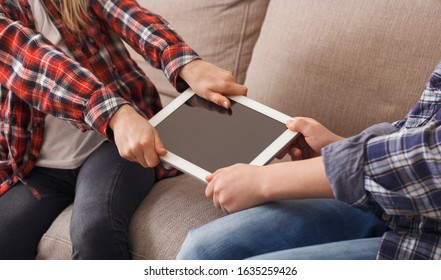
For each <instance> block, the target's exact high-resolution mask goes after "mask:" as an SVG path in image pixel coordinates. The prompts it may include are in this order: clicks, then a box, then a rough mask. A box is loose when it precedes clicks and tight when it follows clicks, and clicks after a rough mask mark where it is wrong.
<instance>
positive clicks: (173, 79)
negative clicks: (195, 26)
mask: <svg viewBox="0 0 441 280" xmlns="http://www.w3.org/2000/svg"><path fill="white" fill-rule="evenodd" d="M197 59H200V57H199V55H198V54H197V53H196V52H195V51H193V49H191V48H190V47H189V46H188V45H187V44H185V43H179V44H175V45H172V46H170V47H168V48H167V49H166V50H165V51H164V53H163V55H162V69H163V71H164V74H165V76H166V77H167V79H168V80H169V82H170V83H171V84H172V85H173V87H174V88H175V89H176V90H177V91H178V92H183V91H184V90H186V89H187V88H188V87H189V86H188V84H187V83H186V82H185V81H184V80H183V79H182V78H181V77H180V76H179V73H180V72H181V69H182V67H184V66H185V65H186V64H188V63H190V62H192V61H193V60H197Z"/></svg>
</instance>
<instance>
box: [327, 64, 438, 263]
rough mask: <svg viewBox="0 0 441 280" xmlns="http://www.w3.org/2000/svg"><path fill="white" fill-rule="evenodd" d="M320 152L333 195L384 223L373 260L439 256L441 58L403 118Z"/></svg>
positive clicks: (378, 125)
mask: <svg viewBox="0 0 441 280" xmlns="http://www.w3.org/2000/svg"><path fill="white" fill-rule="evenodd" d="M322 155H323V161H324V164H325V168H326V173H327V176H328V178H329V180H330V182H331V185H332V188H333V190H334V194H335V196H336V198H337V199H340V200H342V201H345V202H347V203H349V204H350V205H352V206H354V207H357V208H361V209H363V210H366V211H372V212H374V213H375V214H376V215H378V216H379V217H381V218H382V219H383V220H385V221H386V222H387V223H388V226H389V231H387V232H386V233H385V234H384V236H383V240H382V244H381V247H380V250H379V252H378V255H377V257H378V259H441V62H440V64H438V66H437V67H436V69H435V71H434V72H433V74H432V75H431V77H430V81H429V82H428V84H427V86H426V88H425V90H424V92H423V94H422V96H421V98H420V100H419V101H418V103H417V104H416V105H415V107H414V108H413V109H412V110H411V111H410V112H409V113H408V114H407V115H406V116H405V118H404V119H402V120H400V121H397V122H395V123H392V124H390V123H382V124H377V125H374V126H372V127H370V128H368V129H366V130H364V131H363V132H362V133H360V134H358V135H356V136H354V137H351V138H348V139H345V140H342V141H339V142H336V143H334V144H331V145H329V146H327V147H325V148H323V150H322Z"/></svg>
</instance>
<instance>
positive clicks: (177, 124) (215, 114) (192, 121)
mask: <svg viewBox="0 0 441 280" xmlns="http://www.w3.org/2000/svg"><path fill="white" fill-rule="evenodd" d="M230 101H231V109H229V110H227V109H225V108H223V107H220V106H217V105H215V104H213V103H211V102H209V101H206V100H205V99H203V98H201V97H199V96H197V95H194V96H192V97H191V98H190V99H189V100H188V101H187V102H186V103H185V104H183V105H182V106H180V107H179V108H178V109H177V110H176V111H174V112H173V113H172V114H171V115H170V116H168V117H167V118H166V119H165V120H163V121H162V122H161V123H160V124H158V125H157V126H156V129H157V130H158V132H159V136H160V138H161V140H162V141H163V143H164V145H165V148H166V149H167V150H169V151H170V152H172V153H174V154H176V155H178V156H180V157H182V158H184V159H186V160H187V161H190V162H192V163H193V164H196V165H198V166H200V167H201V168H203V169H205V170H207V171H209V172H214V171H216V170H217V169H218V168H221V167H226V166H230V165H233V164H235V163H250V162H251V161H252V160H253V159H254V158H255V157H257V156H258V155H259V154H260V153H261V152H262V151H263V150H264V149H266V147H268V145H270V144H271V143H272V142H273V141H274V140H275V139H277V138H278V137H279V136H280V135H281V134H282V133H283V132H284V131H285V130H286V126H285V124H283V123H281V122H279V121H277V120H274V119H273V118H270V117H268V116H266V115H263V114H261V113H259V112H256V111H254V110H253V109H250V108H248V107H246V106H244V105H242V104H240V103H237V102H235V101H233V100H230Z"/></svg>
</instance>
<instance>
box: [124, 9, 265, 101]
mask: <svg viewBox="0 0 441 280" xmlns="http://www.w3.org/2000/svg"><path fill="white" fill-rule="evenodd" d="M139 3H140V4H141V5H143V6H144V7H147V8H148V9H149V10H151V11H153V12H155V13H157V14H160V15H161V16H163V17H164V18H165V19H166V20H167V21H168V22H169V23H170V24H171V25H172V26H173V27H174V28H175V30H177V32H178V33H179V34H180V35H181V36H182V37H183V38H184V40H185V41H186V42H187V43H188V44H189V45H190V46H192V48H193V49H194V50H195V51H196V52H198V54H199V55H200V56H201V57H202V58H203V59H204V60H206V61H208V62H210V63H213V64H215V65H217V66H219V67H222V68H224V69H226V70H228V71H231V72H232V73H233V75H234V76H235V78H236V81H237V82H239V83H243V82H244V80H245V75H246V71H247V68H248V64H249V61H250V59H251V55H252V51H253V47H254V44H255V42H256V40H257V37H258V36H259V31H260V28H261V25H262V22H263V20H264V17H265V13H266V8H267V6H268V3H269V0H245V1H244V0H216V1H213V0H187V1H174V0H156V1H148V0H141V1H139ZM131 54H132V57H134V58H135V60H136V62H137V63H139V65H141V67H142V68H143V69H145V72H146V73H147V75H148V77H149V78H151V79H152V80H153V82H154V83H155V85H156V86H157V88H158V90H159V92H160V93H161V94H163V95H167V96H172V97H175V96H177V95H178V93H177V92H176V90H175V89H174V88H173V87H172V86H171V85H170V83H169V82H168V81H167V79H166V78H165V76H164V74H163V73H162V71H160V70H157V69H153V68H151V67H149V66H148V64H147V63H146V62H145V61H144V59H143V58H142V57H140V56H139V55H138V54H136V53H134V52H133V51H132V52H131ZM168 101H169V99H164V104H167V102H168Z"/></svg>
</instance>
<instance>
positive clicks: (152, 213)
mask: <svg viewBox="0 0 441 280" xmlns="http://www.w3.org/2000/svg"><path fill="white" fill-rule="evenodd" d="M204 192H205V185H204V184H202V183H201V182H199V181H197V180H196V179H194V178H193V177H190V176H188V175H181V176H178V177H175V178H170V179H166V180H162V181H160V182H159V183H157V184H156V185H155V186H154V188H153V189H152V191H151V192H150V194H149V195H148V196H147V197H146V198H145V199H144V201H143V202H142V203H141V205H140V206H139V207H138V209H137V210H136V212H135V214H134V216H133V218H132V221H131V223H130V231H129V238H130V246H131V251H132V254H133V258H134V259H174V258H175V256H176V254H177V253H178V251H179V249H180V247H181V244H182V242H183V241H184V239H185V237H186V235H187V232H188V230H189V229H191V228H194V227H198V226H201V225H203V224H206V223H208V222H210V221H211V220H214V219H216V218H219V217H222V216H223V215H224V214H223V212H222V211H220V210H218V209H216V208H215V207H213V203H212V202H211V200H209V199H207V198H206V197H205V194H204ZM71 215H72V206H69V207H68V208H66V210H64V211H63V212H62V213H61V215H59V216H58V217H57V219H56V220H55V221H54V222H53V224H52V225H51V227H50V228H49V230H48V231H47V232H46V233H45V234H44V236H43V238H42V239H41V241H40V244H39V247H38V255H37V259H70V258H71V254H72V244H71V242H70V237H69V223H70V217H71Z"/></svg>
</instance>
